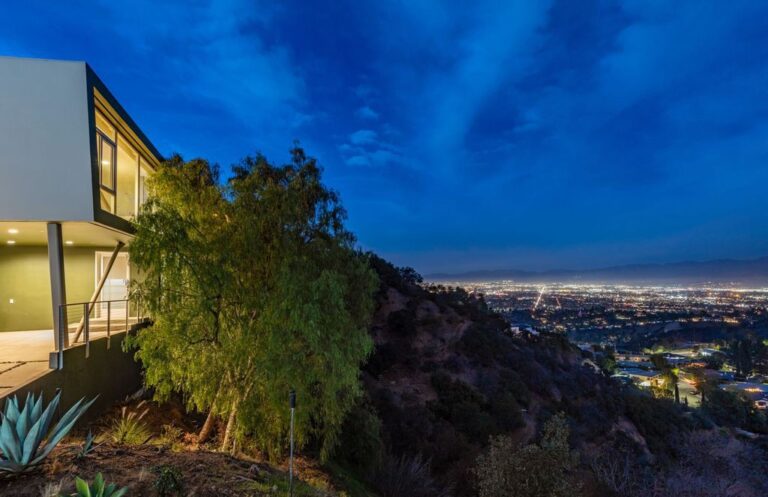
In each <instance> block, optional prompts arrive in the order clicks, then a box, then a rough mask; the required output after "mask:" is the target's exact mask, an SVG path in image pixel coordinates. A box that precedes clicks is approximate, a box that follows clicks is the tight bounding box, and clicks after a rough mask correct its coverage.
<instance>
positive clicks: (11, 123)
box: [0, 57, 162, 397]
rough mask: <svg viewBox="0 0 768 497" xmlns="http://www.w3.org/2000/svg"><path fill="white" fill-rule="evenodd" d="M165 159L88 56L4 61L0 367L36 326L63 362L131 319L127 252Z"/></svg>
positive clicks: (0, 77) (0, 93) (0, 67)
mask: <svg viewBox="0 0 768 497" xmlns="http://www.w3.org/2000/svg"><path fill="white" fill-rule="evenodd" d="M161 160H162V157H161V156H160V154H159V153H158V151H157V149H155V147H154V146H153V145H152V143H151V142H150V141H149V140H148V139H147V137H146V136H145V135H144V133H142V131H141V129H140V128H139V127H138V126H137V125H136V123H135V122H134V121H133V119H131V117H130V116H129V115H128V113H127V112H126V111H125V109H124V108H123V107H122V106H121V105H120V103H119V102H118V101H117V99H116V98H115V97H114V96H113V95H112V93H111V92H110V91H109V90H108V89H107V87H106V86H105V85H104V83H103V82H102V81H101V80H100V79H99V78H98V76H96V74H95V73H94V72H93V70H92V69H91V68H90V67H89V66H88V65H87V64H86V63H85V62H69V61H56V60H39V59H25V58H11V57H0V362H4V363H12V362H13V357H11V356H14V355H15V356H19V357H21V356H23V355H24V354H23V352H24V351H23V350H22V349H23V346H24V345H21V344H28V343H32V342H34V340H32V338H31V337H33V336H40V334H41V333H42V334H43V335H42V336H44V337H45V342H46V345H45V347H46V348H47V349H48V352H54V353H52V354H50V363H49V364H48V359H49V358H48V357H46V358H45V359H46V364H45V367H48V366H49V365H50V367H51V368H52V369H60V368H62V357H63V355H62V353H63V351H65V350H67V349H68V348H71V347H73V346H74V345H75V344H76V343H78V342H82V341H83V337H85V338H86V341H87V337H88V334H89V333H91V336H92V337H93V336H97V335H98V334H99V333H101V334H104V333H106V334H109V333H110V332H115V331H119V330H122V331H125V330H126V329H127V328H128V326H129V324H130V323H131V322H135V320H136V317H137V316H138V310H137V309H136V307H135V306H134V305H132V304H129V303H128V288H129V282H130V280H131V277H132V267H131V263H130V260H129V258H128V254H127V253H126V251H125V250H124V247H125V246H126V245H127V244H129V243H130V240H131V233H132V224H131V219H132V218H133V217H134V216H135V215H136V214H137V212H138V211H139V209H140V208H141V206H142V203H143V202H144V201H145V199H146V195H147V193H146V179H147V177H148V176H150V175H151V174H152V172H153V170H154V169H155V168H156V167H157V166H158V164H159V162H160V161H161ZM120 323H122V326H119V324H120ZM35 334H37V335H35ZM4 337H5V338H4ZM8 337H14V338H13V339H12V340H11V339H9V338H8ZM35 343H36V342H35ZM37 346H38V347H39V346H40V345H39V344H38V345H37ZM86 353H87V352H86ZM37 361H38V362H39V361H40V359H38V360H37ZM19 367H21V366H19ZM16 369H18V368H16ZM3 378H4V377H3V368H2V367H0V397H1V396H2V395H3V391H2V389H1V387H3V384H4V383H7V382H4V380H3ZM6 387H7V385H6Z"/></svg>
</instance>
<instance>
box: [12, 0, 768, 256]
mask: <svg viewBox="0 0 768 497" xmlns="http://www.w3.org/2000/svg"><path fill="white" fill-rule="evenodd" d="M45 11H46V16H39V15H38V14H37V13H36V12H35V11H33V10H31V9H24V8H22V7H12V6H9V7H8V8H7V9H5V11H4V15H3V16H0V50H5V51H6V52H10V53H11V54H15V55H32V56H40V57H51V58H69V59H85V60H88V61H89V63H91V65H92V66H93V67H94V69H95V70H96V71H97V72H98V73H99V74H100V76H102V78H103V79H104V80H105V82H106V83H107V85H108V86H109V87H110V88H111V89H112V90H113V92H114V93H115V94H116V95H117V97H118V98H119V99H120V101H121V102H122V103H123V104H124V105H125V106H126V107H127V108H128V109H129V112H131V114H132V116H133V117H134V118H136V119H137V121H138V122H139V123H140V125H141V126H142V127H143V128H144V130H145V131H146V132H147V134H148V135H149V136H150V137H152V139H153V140H154V141H155V142H156V144H157V145H158V146H159V147H160V149H161V150H163V152H173V151H179V152H182V153H184V154H186V155H187V156H193V155H203V156H207V157H209V158H211V159H212V160H215V161H219V162H221V163H222V164H224V165H225V166H226V165H227V164H230V163H231V162H233V161H234V160H236V159H237V158H239V157H241V156H243V155H245V154H247V153H252V152H254V151H256V150H258V151H262V152H265V153H266V154H267V155H268V156H270V157H271V158H273V159H274V160H277V161H279V160H282V159H283V158H284V157H285V152H286V150H287V149H288V147H289V146H290V144H291V143H292V140H293V139H294V138H296V139H300V140H301V142H302V144H304V145H305V146H306V148H307V149H308V151H309V152H310V153H311V154H313V155H316V156H317V157H318V158H319V159H320V162H321V164H323V166H324V168H325V171H326V180H327V181H328V183H329V184H331V185H332V186H334V187H335V188H338V189H339V191H340V192H341V194H342V196H343V198H344V201H345V203H346V204H347V206H348V207H349V211H350V222H351V223H352V226H351V227H352V229H353V230H355V231H356V232H357V234H358V235H359V239H360V240H361V241H362V242H364V243H365V244H366V246H368V247H370V248H372V249H375V250H380V251H383V252H387V253H392V254H395V253H400V254H407V257H408V258H413V260H418V261H420V263H422V262H423V264H424V266H423V267H422V268H421V269H422V270H424V271H429V270H430V268H429V264H430V261H433V260H434V261H440V265H441V267H445V268H448V267H449V266H450V265H451V264H454V263H455V264H457V265H458V264H460V263H461V264H465V265H466V267H468V266H471V265H473V264H474V265H475V266H481V265H483V264H489V265H490V264H495V263H496V262H497V261H504V260H505V254H509V256H510V258H511V259H514V260H511V262H514V264H513V265H514V266H525V264H526V261H530V262H531V263H537V264H540V265H541V267H545V266H547V265H549V264H552V265H557V266H568V265H570V264H569V262H568V261H569V260H573V261H575V262H578V263H579V264H584V265H589V259H590V258H592V259H593V260H595V261H597V262H600V261H601V260H603V259H606V260H607V259H609V258H611V257H616V254H615V252H616V247H617V246H621V247H622V254H621V255H622V257H626V258H627V261H630V260H631V259H632V258H638V259H640V258H643V257H649V256H650V255H649V254H652V255H653V257H656V258H657V259H658V260H663V259H664V258H666V259H667V260H674V259H680V258H685V255H686V254H689V253H690V254H696V253H700V252H696V251H697V250H703V249H700V248H698V246H697V243H698V241H697V237H696V236H694V235H692V234H696V233H704V232H707V233H710V234H709V235H708V238H707V243H708V244H709V246H710V247H718V250H720V251H721V252H719V254H720V255H722V256H729V255H730V254H729V250H730V251H731V252H732V253H739V254H743V255H745V256H748V255H750V254H747V253H746V252H745V250H747V249H745V248H744V247H747V246H748V247H750V248H749V250H752V251H753V254H752V255H760V254H759V251H760V250H763V248H764V247H767V246H768V228H766V229H763V228H762V226H768V197H766V196H765V195H763V194H762V192H761V186H760V185H764V184H765V183H766V182H768V168H766V167H765V164H766V158H768V145H766V144H768V126H766V122H768V121H767V120H766V116H768V99H767V98H765V96H766V88H768V66H767V65H766V64H765V60H768V28H766V26H765V23H764V19H765V17H766V15H768V6H766V5H765V4H764V3H763V2H754V1H752V2H750V1H741V0H733V1H731V2H728V4H727V5H721V4H720V3H718V2H710V1H705V2H701V1H681V2H676V3H675V5H674V7H670V6H669V5H667V3H665V2H647V1H639V0H630V1H615V0H583V1H581V2H573V1H570V0H552V1H548V2H526V1H522V0H521V1H509V2H497V1H493V0H477V1H475V2H471V3H462V4H461V5H459V4H457V3H452V2H440V1H437V0H426V1H419V2H356V1H353V0H340V1H338V2H331V3H327V2H326V3H319V2H299V1H296V0H286V1H285V2H279V3H274V2H261V1H259V2H251V1H247V0H232V1H229V2H214V1H213V0H208V1H205V0H203V1H200V2H191V3H189V2H161V3H156V2H149V1H147V0H144V1H140V2H130V3H125V4H118V3H115V2H107V1H102V2H99V3H98V4H96V5H92V6H89V7H87V8H86V7H81V6H78V5H70V3H66V5H65V4H63V3H61V2H58V3H55V2H51V3H49V4H48V5H46V9H45ZM297 12H301V14H302V16H303V17H304V18H307V19H313V22H311V23H297V22H296V14H297ZM40 33H44V35H40ZM93 39H98V40H100V42H99V43H93ZM384 205H387V206H398V208H397V209H394V208H388V209H383V208H382V207H381V206H384ZM729 219H730V220H734V219H735V220H737V221H733V223H734V228H733V229H732V230H729V229H727V228H726V226H727V224H728V222H727V221H728V220H729ZM747 221H749V222H747ZM749 225H751V226H752V228H749V227H748V226H749ZM750 230H751V231H750ZM644 240H652V241H653V243H645V242H644ZM579 247H589V249H588V250H587V249H584V250H581V249H579ZM665 250H666V252H665ZM712 250H714V249H712ZM537 251H541V253H544V254H549V255H548V256H547V257H546V260H544V259H543V258H542V256H537V255H536V252H537ZM484 253H493V254H495V255H494V258H493V259H490V258H489V259H486V258H484V257H483V255H482V254H484ZM701 253H702V254H703V252H701ZM712 253H713V254H714V252H712ZM462 254H463V255H462ZM715 255H716V254H715ZM462 257H465V258H467V259H468V260H469V261H470V262H469V263H465V262H462V261H460V260H459V259H461V258H462ZM560 259H562V260H560ZM558 261H559V263H558ZM401 262H402V263H408V260H405V259H403V260H402V261H401ZM435 264H436V263H435ZM463 267H464V266H463Z"/></svg>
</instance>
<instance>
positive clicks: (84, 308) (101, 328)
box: [54, 299, 144, 369]
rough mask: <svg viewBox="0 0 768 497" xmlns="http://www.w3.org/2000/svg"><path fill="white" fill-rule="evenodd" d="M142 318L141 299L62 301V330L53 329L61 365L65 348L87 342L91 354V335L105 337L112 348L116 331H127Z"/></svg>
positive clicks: (59, 319) (59, 318) (87, 349)
mask: <svg viewBox="0 0 768 497" xmlns="http://www.w3.org/2000/svg"><path fill="white" fill-rule="evenodd" d="M143 318H144V316H143V315H142V309H141V303H140V301H139V300H138V299H121V300H97V301H95V302H78V303H74V304H64V305H60V306H59V313H58V324H59V326H58V330H60V331H59V332H58V333H56V331H54V333H55V337H54V338H55V344H56V352H57V354H58V361H57V362H58V368H59V369H61V367H62V363H63V353H64V350H66V349H68V348H72V347H74V346H76V345H78V344H79V343H82V344H84V345H85V357H86V358H88V357H89V356H90V353H91V340H92V339H94V338H102V337H106V339H107V348H108V349H109V348H110V346H111V344H112V334H113V333H120V332H123V331H128V330H129V329H130V327H131V326H132V325H135V324H137V323H140V322H141V321H142V320H143Z"/></svg>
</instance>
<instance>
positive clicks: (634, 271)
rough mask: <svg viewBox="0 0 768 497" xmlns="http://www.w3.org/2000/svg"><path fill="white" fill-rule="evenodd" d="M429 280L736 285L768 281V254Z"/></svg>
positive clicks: (434, 276) (446, 275) (484, 273)
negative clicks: (753, 257)
mask: <svg viewBox="0 0 768 497" xmlns="http://www.w3.org/2000/svg"><path fill="white" fill-rule="evenodd" d="M425 279H426V280H428V281H494V280H514V281H521V282H542V283H547V282H549V283H554V282H561V283H574V282H582V283H646V284H652V283H667V284H669V283H678V284H686V285H689V284H690V285H696V284H706V283H720V284H732V285H752V286H754V285H764V284H768V257H761V258H758V259H750V260H735V259H720V260H713V261H703V262H690V261H689V262H674V263H668V264H631V265H626V266H611V267H604V268H598V269H586V270H571V269H556V270H549V271H524V270H519V269H499V270H485V271H469V272H463V273H455V274H451V273H436V274H429V275H426V276H425Z"/></svg>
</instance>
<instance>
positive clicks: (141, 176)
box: [96, 111, 152, 219]
mask: <svg viewBox="0 0 768 497" xmlns="http://www.w3.org/2000/svg"><path fill="white" fill-rule="evenodd" d="M96 149H97V153H98V163H99V198H100V204H101V209H102V210H103V211H106V212H109V213H111V214H115V215H117V216H120V217H122V218H125V219H130V218H131V217H133V216H135V215H136V213H137V212H138V210H139V207H141V205H142V204H143V203H144V201H145V200H146V198H147V192H146V179H147V177H148V176H149V175H150V174H151V171H152V168H151V167H150V166H149V162H148V161H147V160H146V159H145V158H144V157H142V155H141V154H140V153H139V152H138V151H137V149H136V147H135V146H134V145H133V144H132V143H131V141H130V140H129V139H128V138H127V137H126V136H125V135H124V134H122V133H121V132H120V131H118V130H117V128H116V126H114V125H113V124H112V123H111V122H110V121H109V119H107V117H106V116H105V115H104V114H102V113H101V112H99V111H96Z"/></svg>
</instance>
